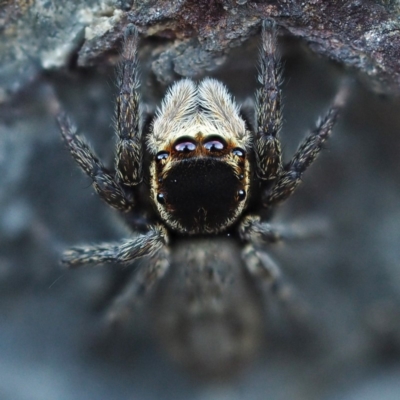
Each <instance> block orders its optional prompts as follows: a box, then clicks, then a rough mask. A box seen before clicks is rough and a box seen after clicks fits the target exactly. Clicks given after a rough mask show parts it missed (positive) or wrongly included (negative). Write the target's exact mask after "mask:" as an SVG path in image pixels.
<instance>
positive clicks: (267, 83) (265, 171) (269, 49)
mask: <svg viewBox="0 0 400 400" xmlns="http://www.w3.org/2000/svg"><path fill="white" fill-rule="evenodd" d="M276 46H277V40H276V29H275V25H274V22H272V21H270V20H267V21H264V22H263V26H262V49H261V56H260V74H259V76H258V80H259V82H260V83H261V89H259V90H258V91H257V94H256V96H257V105H256V110H257V127H256V132H255V134H256V135H255V143H254V150H255V156H256V162H257V175H258V177H259V178H260V179H262V180H270V179H275V178H276V177H277V175H278V174H279V172H280V170H281V169H282V157H281V144H280V141H279V138H278V134H279V130H280V128H281V124H282V114H281V92H280V89H279V83H280V80H281V72H280V60H279V56H278V55H277V48H276Z"/></svg>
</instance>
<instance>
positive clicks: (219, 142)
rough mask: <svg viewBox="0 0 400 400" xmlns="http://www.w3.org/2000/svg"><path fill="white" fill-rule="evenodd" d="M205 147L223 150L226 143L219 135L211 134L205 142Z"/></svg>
mask: <svg viewBox="0 0 400 400" xmlns="http://www.w3.org/2000/svg"><path fill="white" fill-rule="evenodd" d="M204 147H205V148H206V150H208V151H221V150H224V149H225V147H226V143H225V140H223V139H222V138H221V137H219V136H211V137H209V138H208V139H207V140H206V141H205V142H204Z"/></svg>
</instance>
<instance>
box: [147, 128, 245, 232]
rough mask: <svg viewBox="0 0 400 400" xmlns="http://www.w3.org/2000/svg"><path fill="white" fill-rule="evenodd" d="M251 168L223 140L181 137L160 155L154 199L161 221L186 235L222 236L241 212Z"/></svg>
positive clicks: (158, 157) (154, 181)
mask: <svg viewBox="0 0 400 400" xmlns="http://www.w3.org/2000/svg"><path fill="white" fill-rule="evenodd" d="M248 182H249V165H248V161H247V159H246V153H245V151H244V150H243V149H240V148H238V147H234V145H233V144H231V143H227V142H226V141H225V140H224V139H222V138H221V137H219V136H210V137H205V138H204V137H203V136H202V135H200V134H199V135H198V136H197V137H196V138H195V139H194V138H189V137H187V138H180V139H179V140H178V141H176V142H175V143H173V144H172V145H171V146H170V147H169V148H168V149H166V150H165V151H161V152H159V153H158V154H157V155H156V160H155V166H154V177H153V185H154V186H153V188H152V189H153V190H152V193H153V196H154V200H155V202H156V206H157V209H158V210H159V212H160V216H161V218H162V219H163V220H164V221H165V222H166V223H167V224H168V225H170V226H171V227H172V228H173V229H176V230H178V231H180V232H182V233H189V234H191V233H212V232H215V233H216V232H220V231H222V230H224V229H225V228H227V227H228V226H230V225H231V224H233V223H234V222H235V221H236V219H237V218H238V216H239V215H240V213H241V212H242V210H243V208H244V206H245V203H246V199H247V192H248V185H249V184H248Z"/></svg>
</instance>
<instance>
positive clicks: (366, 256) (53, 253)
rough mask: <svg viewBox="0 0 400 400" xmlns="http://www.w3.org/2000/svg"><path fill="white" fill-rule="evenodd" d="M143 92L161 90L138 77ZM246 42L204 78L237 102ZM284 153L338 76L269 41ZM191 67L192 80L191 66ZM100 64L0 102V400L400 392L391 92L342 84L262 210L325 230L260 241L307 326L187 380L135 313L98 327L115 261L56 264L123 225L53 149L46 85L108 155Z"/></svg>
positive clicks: (294, 48) (55, 135)
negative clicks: (276, 49) (306, 314)
mask: <svg viewBox="0 0 400 400" xmlns="http://www.w3.org/2000/svg"><path fill="white" fill-rule="evenodd" d="M151 45H152V44H151V42H149V41H145V42H144V43H143V45H142V49H143V50H142V51H141V53H140V57H141V61H142V79H143V85H142V89H143V96H144V99H145V100H146V101H147V102H148V103H149V104H152V105H154V103H155V102H157V103H156V104H158V103H159V101H160V99H161V96H162V93H163V92H164V90H165V88H164V87H156V85H155V84H154V79H153V78H152V76H150V75H149V74H147V72H146V71H147V69H146V48H149V47H151ZM257 46H258V41H257V40H253V41H249V42H247V43H246V44H245V45H243V46H242V47H239V48H236V49H235V50H234V51H233V52H232V53H231V54H230V55H229V57H228V59H227V62H226V63H225V64H224V65H223V66H222V67H221V68H220V69H219V70H216V71H214V72H213V73H211V74H210V75H211V76H214V77H216V78H218V79H221V80H222V81H224V82H225V83H226V84H227V85H228V87H229V88H230V90H231V92H232V93H233V94H234V96H235V98H236V99H237V100H238V101H244V100H246V98H247V97H249V96H252V94H253V91H254V89H255V87H256V85H255V83H256V72H257V69H256V65H257V53H258V49H257ZM280 46H281V48H282V54H283V61H284V67H285V68H284V83H283V86H282V89H283V93H284V104H285V107H284V126H283V129H282V132H281V138H282V142H283V148H284V153H285V158H286V160H288V159H289V158H290V157H291V155H292V154H293V152H294V151H295V149H296V147H297V145H298V143H299V141H300V140H301V139H302V137H304V135H305V133H306V132H307V131H308V130H309V129H310V128H313V127H314V124H315V121H316V119H317V118H318V116H319V115H321V114H322V113H323V112H324V111H326V109H327V107H328V105H329V102H330V101H331V99H332V98H333V96H334V95H335V91H336V89H337V87H338V84H339V81H340V80H341V79H342V78H343V77H345V76H350V77H351V72H349V71H346V70H343V69H342V68H341V67H340V66H338V65H334V64H332V63H329V62H327V61H326V60H323V59H320V58H318V57H317V56H315V55H313V54H312V53H310V52H309V51H308V50H307V49H306V48H305V47H304V46H303V44H302V43H301V42H300V41H298V40H295V39H281V40H280ZM199 78H200V77H199ZM114 81H115V79H114V75H113V69H112V68H111V67H107V68H106V67H104V68H96V69H76V68H73V69H72V70H70V71H69V72H57V73H56V72H54V73H49V74H47V75H43V76H42V77H41V78H40V79H39V80H37V81H35V82H32V83H31V84H30V85H27V86H26V87H25V89H24V90H23V91H21V92H20V93H19V94H18V95H16V96H14V97H13V98H12V99H11V100H10V101H9V102H7V103H4V104H2V105H1V106H0V207H1V208H0V210H1V213H0V399H2V400H35V399H40V400H53V399H68V400H69V399H74V400H83V399H98V400H102V399H104V400H105V399H111V398H113V399H143V400H147V399H166V400H168V399H242V398H246V399H277V400H279V399H282V400H283V399H284V400H287V399H292V400H313V399H323V400H338V399H343V400H356V399H357V400H358V399H363V400H369V399H378V398H379V399H381V400H394V399H398V398H399V396H400V394H399V393H400V383H399V382H400V379H399V378H400V311H399V310H400V308H399V305H400V264H399V260H400V246H399V242H400V201H399V197H400V179H399V174H400V163H399V153H400V137H399V129H400V107H399V106H400V101H399V100H398V99H393V98H387V97H378V96H377V95H375V94H372V93H371V92H369V91H368V90H367V89H366V88H364V87H363V85H362V84H361V83H359V82H358V81H354V84H353V88H352V95H351V97H350V99H349V104H348V106H347V107H346V109H345V110H344V112H343V114H342V116H341V119H340V121H339V123H338V124H337V126H336V127H335V129H334V134H333V137H332V139H331V140H330V141H329V143H328V144H327V145H326V149H325V151H324V152H323V154H322V155H321V156H320V158H319V159H318V160H317V162H316V163H315V165H313V167H312V168H311V169H310V170H309V171H308V172H307V174H306V175H305V176H304V183H303V185H302V186H301V188H300V189H299V190H298V192H297V193H296V195H295V196H293V198H291V199H290V200H289V201H287V203H285V204H284V205H283V206H282V207H280V208H279V210H278V211H277V213H276V220H278V221H283V222H289V223H292V222H294V221H300V222H301V223H307V221H309V220H313V219H320V220H323V221H325V222H326V224H327V230H326V234H325V235H324V237H323V238H318V239H313V240H304V241H295V242H290V243H286V244H280V245H278V246H271V248H270V250H269V251H270V254H271V255H272V256H273V257H274V259H275V260H276V261H277V262H278V263H279V265H280V266H281V268H282V271H283V273H284V275H285V277H286V278H287V280H288V281H289V282H290V283H291V284H292V285H293V286H294V287H295V288H296V290H297V293H298V294H299V296H300V297H301V298H302V299H303V300H304V301H305V302H306V303H307V304H308V307H309V308H310V312H311V314H312V315H313V318H312V319H311V321H312V322H311V321H310V324H311V326H310V331H311V332H312V334H310V336H309V337H308V338H307V340H305V342H304V343H303V341H302V340H294V339H293V337H295V338H296V334H294V335H293V334H291V333H290V332H289V333H288V334H287V335H280V334H278V332H274V327H271V330H270V331H269V330H268V327H267V333H266V338H265V342H266V343H265V348H264V349H262V350H260V354H259V357H258V358H257V359H256V360H254V363H253V364H251V365H250V366H249V367H248V368H247V369H245V370H244V371H243V373H242V374H241V375H240V376H239V377H236V378H235V379H234V380H233V381H232V382H225V383H223V384H217V383H210V382H199V381H197V380H196V379H195V378H194V377H193V376H190V375H188V374H187V372H186V371H184V370H182V369H180V368H179V367H177V366H176V365H175V364H173V363H172V362H171V360H169V358H168V357H167V356H166V355H165V354H164V353H163V351H162V349H161V348H160V346H159V344H158V343H157V341H156V340H155V339H154V338H153V336H152V334H151V325H150V324H149V321H148V318H147V315H146V313H145V312H144V313H142V315H140V316H138V317H137V318H136V319H135V320H134V321H132V322H131V323H130V324H129V326H126V327H124V328H123V329H121V330H118V331H116V332H112V334H110V332H107V330H106V329H105V327H104V325H103V323H102V322H103V319H102V318H103V316H104V310H105V308H106V307H107V304H108V302H109V301H110V298H112V297H113V295H114V294H115V292H117V291H118V288H119V287H120V286H121V285H122V283H123V281H124V276H125V274H126V271H124V270H122V269H121V268H119V267H117V266H104V267H98V268H96V269H80V270H76V271H65V270H63V269H62V268H61V267H60V266H59V258H60V253H61V251H62V250H63V249H65V248H66V247H68V246H70V245H72V244H77V243H85V242H98V241H107V240H113V239H118V238H121V237H123V236H124V235H126V231H124V229H123V227H122V225H121V224H120V223H119V222H118V221H117V218H116V215H115V213H114V212H113V211H112V210H110V209H109V208H108V207H107V206H106V205H105V204H103V203H102V202H101V201H100V199H98V198H97V196H96V195H95V194H94V191H93V190H92V188H91V186H90V182H89V180H88V179H87V178H86V177H85V176H83V174H82V173H81V172H80V171H79V170H78V168H77V166H76V165H75V164H74V162H73V160H72V159H71V157H70V155H69V154H68V152H67V150H66V149H65V148H64V146H63V144H62V142H61V139H60V133H59V130H58V127H57V126H56V124H55V121H54V118H53V116H52V113H51V110H52V107H53V104H52V103H51V100H50V99H51V96H49V93H50V92H51V90H52V89H51V88H53V90H54V91H55V92H56V94H57V96H58V97H59V99H60V101H61V102H62V104H63V105H64V106H65V108H66V109H67V110H68V112H69V114H70V115H71V117H72V118H73V120H74V121H75V122H76V123H77V125H78V126H79V128H80V131H82V132H85V134H86V136H87V138H88V139H89V140H90V141H91V143H92V144H93V146H94V147H95V148H96V151H97V152H98V154H99V155H100V156H101V157H102V158H103V160H105V161H106V162H108V163H110V162H112V159H113V150H114V148H113V145H114V137H113V129H112V124H111V118H112V115H113V100H114V95H115V85H114Z"/></svg>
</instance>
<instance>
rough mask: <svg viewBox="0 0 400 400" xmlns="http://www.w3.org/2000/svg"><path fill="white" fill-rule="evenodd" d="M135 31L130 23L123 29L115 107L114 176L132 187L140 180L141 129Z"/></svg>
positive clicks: (136, 36)
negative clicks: (123, 36)
mask: <svg viewBox="0 0 400 400" xmlns="http://www.w3.org/2000/svg"><path fill="white" fill-rule="evenodd" d="M137 46H138V32H137V30H136V28H135V27H134V26H133V25H129V26H128V27H127V29H126V31H125V38H124V45H123V50H122V61H121V63H120V65H119V67H118V79H117V84H118V88H119V93H118V97H117V102H116V107H115V125H116V132H117V136H118V138H117V149H116V156H115V168H116V174H117V176H118V179H119V180H120V181H121V182H123V183H124V184H125V185H129V186H134V185H137V184H138V183H140V182H141V181H142V132H141V128H142V126H141V115H140V95H139V87H140V83H139V77H138V59H137Z"/></svg>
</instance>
